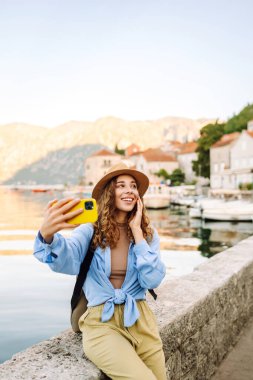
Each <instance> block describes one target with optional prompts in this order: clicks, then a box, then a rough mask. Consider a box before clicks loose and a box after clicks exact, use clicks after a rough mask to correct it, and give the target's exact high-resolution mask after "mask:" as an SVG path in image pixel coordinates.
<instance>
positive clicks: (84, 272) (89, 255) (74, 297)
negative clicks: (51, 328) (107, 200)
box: [71, 233, 95, 312]
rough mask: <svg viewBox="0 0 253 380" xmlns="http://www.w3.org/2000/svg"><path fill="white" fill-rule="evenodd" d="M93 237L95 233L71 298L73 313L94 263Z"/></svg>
mask: <svg viewBox="0 0 253 380" xmlns="http://www.w3.org/2000/svg"><path fill="white" fill-rule="evenodd" d="M93 236H94V233H93V235H92V238H91V241H90V244H89V247H88V251H87V253H86V255H85V257H84V260H83V262H82V264H81V266H80V270H79V273H78V276H77V278H76V283H75V287H74V290H73V294H72V297H71V310H72V312H73V310H74V309H75V307H76V305H77V304H78V301H79V299H80V295H81V291H82V287H83V284H84V281H85V279H86V277H87V273H88V271H89V269H90V265H91V262H92V259H93V256H94V252H95V250H94V249H93V248H92V247H91V246H92V241H93Z"/></svg>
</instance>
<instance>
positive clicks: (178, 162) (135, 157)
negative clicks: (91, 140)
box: [84, 120, 253, 189]
mask: <svg viewBox="0 0 253 380" xmlns="http://www.w3.org/2000/svg"><path fill="white" fill-rule="evenodd" d="M197 147H198V145H197V142H195V141H192V142H186V143H182V142H178V141H170V142H165V143H164V144H163V145H162V146H160V147H157V148H149V149H146V150H143V151H141V150H140V147H139V146H138V145H137V144H131V145H130V146H128V147H127V148H126V149H125V150H124V155H121V154H118V153H115V152H113V151H112V150H110V149H109V148H108V149H102V150H99V151H97V152H95V153H93V154H92V155H90V156H89V157H87V158H86V160H85V164H84V165H85V167H84V173H85V175H84V184H85V185H89V186H92V185H94V184H95V183H96V182H97V181H98V180H99V179H100V178H101V177H102V176H103V175H104V174H105V173H106V171H107V170H108V168H109V167H110V166H112V165H115V164H116V163H118V162H119V161H121V160H122V159H127V160H130V161H132V162H133V165H134V166H135V168H136V169H137V170H140V171H142V172H144V173H145V174H146V175H148V177H149V178H150V182H151V184H159V183H161V181H162V177H161V175H159V173H161V171H166V172H167V173H169V174H171V173H173V171H175V169H180V170H181V171H182V172H183V173H184V183H186V184H192V183H198V182H200V183H202V184H203V183H205V184H206V181H205V180H206V179H203V178H200V177H197V176H196V174H195V173H194V171H193V169H192V163H193V161H195V160H197ZM210 172H211V173H210V174H211V175H210V187H211V189H238V188H240V187H241V186H243V184H247V183H253V120H252V121H250V122H248V127H247V130H243V131H242V132H241V133H240V132H234V133H230V134H225V135H223V136H222V137H221V138H220V140H218V141H217V142H216V143H215V144H213V145H212V146H211V148H210ZM164 182H166V181H164ZM167 184H170V181H169V180H167Z"/></svg>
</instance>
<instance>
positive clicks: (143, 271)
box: [134, 230, 166, 289]
mask: <svg viewBox="0 0 253 380" xmlns="http://www.w3.org/2000/svg"><path fill="white" fill-rule="evenodd" d="M134 253H135V255H136V269H137V271H138V280H139V283H140V285H141V287H142V288H145V289H153V288H156V287H157V286H158V285H160V283H161V282H162V279H163V278H164V276H165V274H166V267H165V265H164V263H163V262H162V260H161V256H160V239H159V235H158V233H157V231H156V230H154V236H153V239H152V241H151V242H150V243H149V244H148V243H147V241H146V240H145V239H143V240H142V241H140V242H139V243H137V244H135V245H134Z"/></svg>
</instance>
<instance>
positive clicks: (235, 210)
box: [189, 199, 253, 221]
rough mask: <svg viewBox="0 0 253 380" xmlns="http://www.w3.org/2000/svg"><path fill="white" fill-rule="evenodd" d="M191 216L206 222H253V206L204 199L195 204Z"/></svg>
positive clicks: (244, 202)
mask: <svg viewBox="0 0 253 380" xmlns="http://www.w3.org/2000/svg"><path fill="white" fill-rule="evenodd" d="M189 215H190V217H191V218H202V219H204V220H205V219H207V220H220V221H253V204H252V203H250V202H246V201H240V200H235V201H224V200H220V199H203V200H201V201H199V202H197V203H196V204H195V207H193V208H192V209H191V210H190V212H189Z"/></svg>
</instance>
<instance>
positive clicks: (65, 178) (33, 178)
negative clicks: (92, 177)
mask: <svg viewBox="0 0 253 380" xmlns="http://www.w3.org/2000/svg"><path fill="white" fill-rule="evenodd" d="M102 148H104V147H103V146H102V145H99V144H94V145H92V144H90V145H81V146H75V147H72V148H69V149H60V150H57V151H54V152H50V153H48V154H47V156H45V157H43V158H42V159H41V160H39V161H37V162H34V163H33V164H31V165H28V166H26V167H25V168H23V169H20V170H19V171H18V172H17V173H15V175H14V176H13V177H12V178H10V179H9V180H7V181H6V182H4V184H12V183H21V184H24V183H31V184H34V183H36V184H61V183H68V184H77V183H79V182H80V180H81V179H82V177H83V174H84V160H85V159H86V157H88V156H89V155H91V154H92V153H94V152H95V151H97V150H99V149H102Z"/></svg>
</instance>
